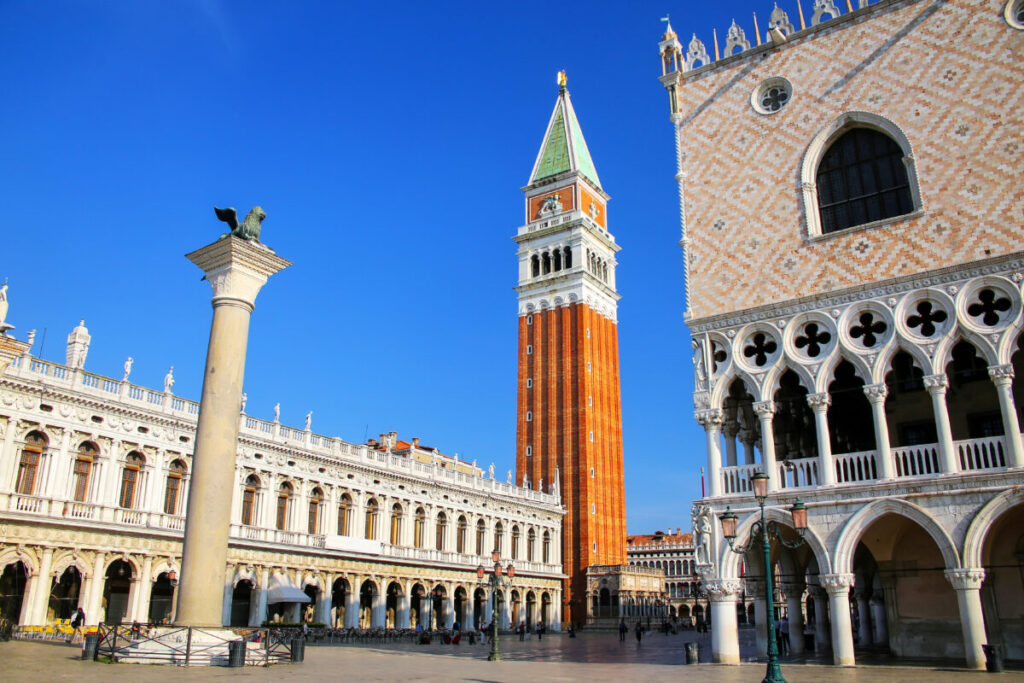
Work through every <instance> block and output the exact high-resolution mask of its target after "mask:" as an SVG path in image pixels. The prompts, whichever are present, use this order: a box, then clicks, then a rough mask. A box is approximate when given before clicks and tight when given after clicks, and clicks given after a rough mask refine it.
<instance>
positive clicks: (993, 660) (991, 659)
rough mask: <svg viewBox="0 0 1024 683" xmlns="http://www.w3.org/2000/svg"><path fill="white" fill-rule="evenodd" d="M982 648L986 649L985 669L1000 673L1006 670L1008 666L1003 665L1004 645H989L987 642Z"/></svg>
mask: <svg viewBox="0 0 1024 683" xmlns="http://www.w3.org/2000/svg"><path fill="white" fill-rule="evenodd" d="M981 649H982V650H984V651H985V671H988V672H989V673H993V674H998V673H1002V672H1003V671H1005V670H1006V667H1005V666H1003V647H1002V645H989V644H987V643H986V644H984V645H982V646H981Z"/></svg>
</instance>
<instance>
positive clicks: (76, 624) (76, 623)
mask: <svg viewBox="0 0 1024 683" xmlns="http://www.w3.org/2000/svg"><path fill="white" fill-rule="evenodd" d="M84 627H85V610H84V609H82V608H81V607H79V608H78V611H77V612H75V616H74V618H73V619H72V620H71V628H73V629H74V630H73V631H72V632H71V636H70V637H69V638H68V640H67V642H69V643H74V642H77V641H78V638H79V637H81V638H85V635H84V634H83V633H82V628H84Z"/></svg>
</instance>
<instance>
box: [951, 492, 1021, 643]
mask: <svg viewBox="0 0 1024 683" xmlns="http://www.w3.org/2000/svg"><path fill="white" fill-rule="evenodd" d="M1013 493H1016V495H1015V496H1014V495H1011V494H1013ZM999 498H1001V500H999V501H998V502H997V501H992V503H995V505H992V503H990V504H989V505H988V506H986V508H989V507H990V506H991V508H992V509H991V512H997V515H996V516H993V517H992V518H991V519H990V520H988V521H989V524H988V525H987V527H986V528H985V529H984V530H983V531H984V536H983V539H982V542H981V544H980V558H979V562H978V564H974V565H969V566H974V567H977V566H979V565H980V566H981V567H982V568H983V569H984V571H985V578H984V583H982V586H981V602H982V613H983V615H984V623H985V633H986V635H987V637H988V642H989V643H997V644H1002V646H1003V651H1004V653H1005V656H1006V658H1007V659H1014V660H1021V659H1024V492H1020V491H1017V492H1011V491H1008V492H1006V493H1005V494H1003V495H1002V496H1000V497H999ZM1014 502H1015V503H1016V504H1014ZM979 517H981V513H979ZM972 526H973V524H972ZM972 530H973V529H972ZM979 531H980V530H979ZM968 539H969V540H968V545H967V546H966V547H965V550H964V559H965V564H966V563H967V557H968V556H969V555H968V553H973V552H974V548H973V547H972V545H971V541H973V540H974V538H973V537H972V535H971V534H970V533H969V534H968Z"/></svg>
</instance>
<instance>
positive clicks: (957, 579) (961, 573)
mask: <svg viewBox="0 0 1024 683" xmlns="http://www.w3.org/2000/svg"><path fill="white" fill-rule="evenodd" d="M945 574H946V580H947V581H949V583H950V584H951V585H952V586H953V590H958V591H965V590H980V589H981V583H982V581H984V580H985V570H984V569H947V570H946V572H945Z"/></svg>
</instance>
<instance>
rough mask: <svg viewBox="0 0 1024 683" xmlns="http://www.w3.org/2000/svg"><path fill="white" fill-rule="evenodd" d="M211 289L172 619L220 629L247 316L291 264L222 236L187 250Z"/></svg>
mask: <svg viewBox="0 0 1024 683" xmlns="http://www.w3.org/2000/svg"><path fill="white" fill-rule="evenodd" d="M187 258H188V259H189V260H190V261H192V262H193V263H194V264H196V265H197V266H199V268H200V269H201V270H202V271H203V272H204V273H206V278H207V279H208V280H209V281H210V285H211V286H212V288H213V300H212V304H213V322H212V323H211V325H210V343H209V347H208V349H207V354H206V370H205V373H204V375H203V391H202V398H201V400H200V404H199V424H198V426H197V428H196V440H195V454H194V457H193V472H192V480H191V487H190V490H189V496H188V516H187V518H186V522H185V541H184V547H183V551H182V559H181V579H180V583H179V591H180V596H179V598H178V612H177V614H176V615H175V623H177V624H181V625H189V626H206V627H211V626H220V625H221V618H222V610H221V607H222V602H223V593H224V583H223V576H224V568H225V567H226V565H227V552H228V535H229V531H230V526H231V501H232V498H233V497H234V493H235V491H234V486H233V484H234V478H235V454H236V452H237V445H238V411H239V407H240V406H241V401H242V379H243V376H244V374H245V352H246V347H247V345H248V340H249V316H250V314H251V313H252V310H253V306H254V303H255V301H256V295H257V294H258V293H259V291H260V288H261V287H262V286H263V285H264V283H266V281H267V278H269V277H270V276H271V275H273V274H274V273H276V272H278V271H280V270H282V269H283V268H286V267H287V266H289V265H291V264H290V263H289V262H288V261H286V260H285V259H283V258H281V257H279V256H277V255H276V254H275V253H274V252H273V251H272V250H271V249H269V248H268V247H265V246H263V245H262V244H260V243H258V242H252V241H247V240H243V239H240V238H238V237H224V238H222V239H219V240H217V241H216V242H214V243H213V244H210V245H207V246H205V247H203V248H202V249H199V250H197V251H194V252H192V253H191V254H188V255H187Z"/></svg>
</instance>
